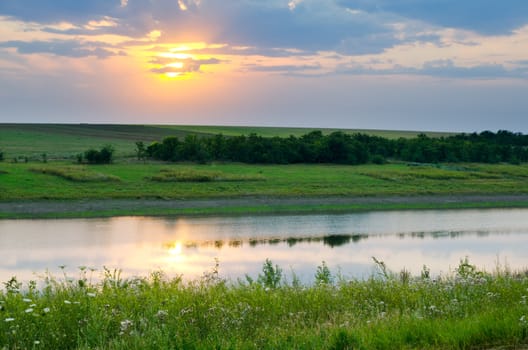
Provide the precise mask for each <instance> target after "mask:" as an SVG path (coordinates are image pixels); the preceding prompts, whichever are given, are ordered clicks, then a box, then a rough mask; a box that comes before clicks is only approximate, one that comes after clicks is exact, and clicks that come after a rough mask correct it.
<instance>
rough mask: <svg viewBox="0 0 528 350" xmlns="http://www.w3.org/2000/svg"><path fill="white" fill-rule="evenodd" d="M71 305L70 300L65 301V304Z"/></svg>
mask: <svg viewBox="0 0 528 350" xmlns="http://www.w3.org/2000/svg"><path fill="white" fill-rule="evenodd" d="M71 303H72V302H71V301H69V300H64V304H68V305H69V304H71Z"/></svg>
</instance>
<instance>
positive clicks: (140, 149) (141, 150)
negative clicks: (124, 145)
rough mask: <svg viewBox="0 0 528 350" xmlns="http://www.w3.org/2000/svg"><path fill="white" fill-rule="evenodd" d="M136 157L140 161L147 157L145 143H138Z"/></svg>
mask: <svg viewBox="0 0 528 350" xmlns="http://www.w3.org/2000/svg"><path fill="white" fill-rule="evenodd" d="M136 155H137V159H138V160H142V159H143V160H144V159H145V156H146V155H147V149H146V147H145V144H144V143H143V141H137V142H136Z"/></svg>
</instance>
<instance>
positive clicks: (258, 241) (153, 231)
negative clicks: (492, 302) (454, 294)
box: [0, 209, 528, 283]
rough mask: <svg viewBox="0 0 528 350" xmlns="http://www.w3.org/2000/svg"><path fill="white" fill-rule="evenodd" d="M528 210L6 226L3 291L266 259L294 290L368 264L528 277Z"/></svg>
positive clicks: (1, 227)
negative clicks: (295, 283) (318, 276)
mask: <svg viewBox="0 0 528 350" xmlns="http://www.w3.org/2000/svg"><path fill="white" fill-rule="evenodd" d="M527 246H528V209H486V210H420V211H380V212H366V213H353V214H340V215H277V216H237V217H172V218H166V217H115V218H107V219H59V220H52V219H46V220H40V219H39V220H0V257H1V259H0V281H2V282H3V281H7V280H8V279H10V278H11V277H12V276H16V277H17V278H18V279H19V280H24V281H28V280H31V279H33V280H38V279H41V278H42V276H43V275H44V273H45V272H46V271H47V270H48V271H49V272H50V273H52V274H53V275H54V276H57V277H58V278H62V271H61V269H59V266H66V268H65V269H64V270H65V271H66V273H67V275H68V276H71V277H74V278H75V277H76V276H77V275H78V274H79V267H80V266H86V267H88V268H93V269H94V270H95V272H93V278H99V277H100V276H101V273H102V270H103V267H104V266H106V267H107V268H109V269H115V268H117V269H120V270H122V276H124V277H130V276H136V275H138V276H147V275H148V274H149V273H150V272H152V271H156V270H163V271H164V272H165V273H166V274H167V275H168V276H176V275H183V278H184V279H186V280H191V279H196V278H199V277H200V276H202V275H203V273H204V272H208V271H211V269H212V268H213V266H214V265H215V260H216V259H217V260H218V262H219V273H220V276H222V277H225V278H229V279H232V280H235V279H237V278H244V276H245V275H246V274H247V275H249V276H251V277H253V278H255V277H256V276H257V275H258V273H259V272H260V271H261V268H262V264H263V262H264V261H265V260H266V259H267V258H269V259H270V260H271V261H272V262H273V263H274V264H277V265H279V266H280V267H281V268H282V269H283V272H284V274H285V276H286V277H287V278H288V279H289V280H290V281H291V279H292V276H293V273H295V275H296V276H297V277H298V278H300V279H301V281H303V282H307V283H310V282H311V281H313V276H314V273H315V271H316V269H317V266H318V265H320V264H321V263H322V261H325V262H326V263H327V265H328V267H329V268H330V270H331V271H332V272H333V273H334V274H338V273H339V274H340V275H341V276H342V277H344V278H366V277H368V276H370V275H371V274H372V273H375V272H376V270H375V264H374V263H373V259H372V257H375V258H377V259H378V260H381V261H384V262H385V263H386V265H387V266H388V267H389V269H391V270H393V271H400V270H402V269H404V268H405V269H407V270H408V271H410V272H411V273H412V274H415V275H416V274H420V271H421V270H422V267H423V265H426V266H427V267H428V268H429V269H430V271H431V273H432V274H433V275H439V274H449V273H452V271H453V270H454V268H456V266H457V265H458V263H459V261H460V260H461V259H464V258H466V257H467V258H468V259H469V261H470V262H471V263H472V264H475V265H476V266H477V267H479V268H483V269H486V270H488V271H493V270H494V269H496V268H497V266H501V267H502V268H505V267H508V268H510V269H512V270H519V269H525V268H527V267H528V254H527V253H526V247H527Z"/></svg>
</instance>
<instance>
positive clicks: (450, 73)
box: [336, 60, 528, 79]
mask: <svg viewBox="0 0 528 350" xmlns="http://www.w3.org/2000/svg"><path fill="white" fill-rule="evenodd" d="M336 73H337V74H352V75H426V76H432V77H439V78H454V79H498V78H521V79H525V78H528V75H527V74H526V73H527V72H526V71H525V70H523V69H513V70H508V69H506V68H505V67H504V66H502V65H499V64H490V65H477V66H471V67H461V66H457V65H456V64H455V63H454V62H453V61H451V60H437V61H429V62H425V63H424V64H423V65H422V67H420V68H411V67H402V66H395V67H394V68H391V69H371V68H365V67H361V66H352V67H350V66H347V65H341V66H339V67H338V69H337V70H336Z"/></svg>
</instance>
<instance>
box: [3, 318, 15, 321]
mask: <svg viewBox="0 0 528 350" xmlns="http://www.w3.org/2000/svg"><path fill="white" fill-rule="evenodd" d="M14 320H15V319H14V318H13V317H8V318H6V319H5V320H4V321H5V322H13V321H14Z"/></svg>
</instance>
